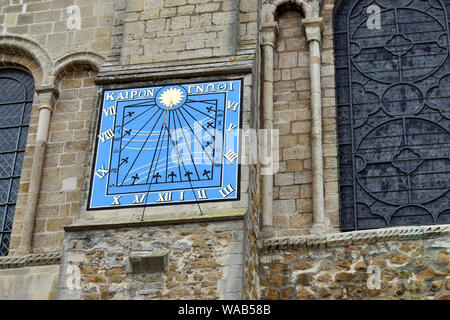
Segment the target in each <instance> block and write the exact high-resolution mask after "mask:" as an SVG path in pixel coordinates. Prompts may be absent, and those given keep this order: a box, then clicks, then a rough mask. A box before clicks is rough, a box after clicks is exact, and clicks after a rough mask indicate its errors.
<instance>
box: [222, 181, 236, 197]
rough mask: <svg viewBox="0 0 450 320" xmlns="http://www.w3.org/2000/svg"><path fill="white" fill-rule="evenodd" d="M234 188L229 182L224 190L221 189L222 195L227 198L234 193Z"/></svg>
mask: <svg viewBox="0 0 450 320" xmlns="http://www.w3.org/2000/svg"><path fill="white" fill-rule="evenodd" d="M233 191H234V189H233V187H232V186H231V184H229V185H228V186H226V187H225V188H223V189H222V190H220V191H219V192H220V194H221V195H222V197H224V198H226V197H228V196H229V195H230V194H231V193H233Z"/></svg>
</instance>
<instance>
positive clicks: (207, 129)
mask: <svg viewBox="0 0 450 320" xmlns="http://www.w3.org/2000/svg"><path fill="white" fill-rule="evenodd" d="M181 108H182V109H183V110H184V111H186V113H187V114H188V115H190V116H191V118H192V119H194V120H195V122H197V123H198V124H199V125H200V126H201V127H202V128H203V130H205V131H206V132H207V133H208V134H209V135H210V136H211V137H213V136H214V135H212V134H211V133H210V132H209V131H208V129H207V128H205V127H204V126H203V124H202V123H201V122H200V121H198V120H197V119H196V118H194V116H193V115H192V114H191V113H190V112H189V111H187V110H186V109H185V108H184V107H181ZM213 119H214V120H215V118H213ZM208 123H209V122H208Z"/></svg>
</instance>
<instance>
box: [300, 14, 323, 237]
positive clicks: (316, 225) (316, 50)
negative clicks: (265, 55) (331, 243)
mask: <svg viewBox="0 0 450 320" xmlns="http://www.w3.org/2000/svg"><path fill="white" fill-rule="evenodd" d="M302 24H303V26H304V27H305V33H306V39H307V41H308V44H309V72H310V78H311V153H312V189H313V225H312V227H311V229H310V233H311V234H317V233H324V232H326V225H325V213H324V211H325V209H324V184H323V152H322V101H321V99H322V97H321V76H320V64H321V53H320V44H321V41H322V18H306V19H303V20H302Z"/></svg>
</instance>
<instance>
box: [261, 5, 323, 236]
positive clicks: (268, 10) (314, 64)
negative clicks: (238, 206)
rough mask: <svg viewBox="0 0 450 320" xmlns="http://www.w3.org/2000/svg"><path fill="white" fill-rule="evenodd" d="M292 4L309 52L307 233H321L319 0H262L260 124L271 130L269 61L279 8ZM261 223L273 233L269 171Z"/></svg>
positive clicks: (264, 181) (264, 183) (267, 233)
mask: <svg viewBox="0 0 450 320" xmlns="http://www.w3.org/2000/svg"><path fill="white" fill-rule="evenodd" d="M289 5H293V6H295V7H298V8H301V10H302V13H303V14H304V16H305V18H304V19H303V20H302V25H303V26H304V27H305V33H306V39H307V41H308V44H309V54H310V79H311V80H310V81H311V151H312V171H313V172H312V176H313V178H312V184H313V186H312V188H313V226H312V227H311V229H310V232H311V233H324V232H326V231H327V226H326V223H325V217H324V211H325V209H324V183H323V151H322V105H321V103H322V102H321V99H322V98H321V75H320V65H321V50H320V44H321V41H322V36H321V34H322V29H323V27H322V19H321V18H320V16H319V15H320V11H321V0H312V1H306V0H275V1H273V2H272V1H270V2H269V0H266V1H265V2H264V3H263V5H262V9H261V21H260V22H261V46H262V53H263V61H264V63H263V66H262V68H263V74H264V79H263V104H262V106H263V112H262V114H263V117H262V122H263V125H262V128H263V129H265V130H268V131H271V130H273V62H274V49H275V43H276V38H277V36H278V24H277V21H276V17H277V13H278V10H279V8H281V7H283V6H289ZM261 190H262V192H261V193H262V225H263V233H262V234H263V237H270V236H273V231H272V230H273V215H272V206H273V175H265V176H263V177H262V188H261Z"/></svg>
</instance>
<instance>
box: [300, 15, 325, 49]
mask: <svg viewBox="0 0 450 320" xmlns="http://www.w3.org/2000/svg"><path fill="white" fill-rule="evenodd" d="M302 25H303V26H304V27H305V33H306V40H307V41H308V42H310V41H313V40H315V41H318V42H319V43H321V42H322V31H323V20H322V18H320V17H319V18H305V19H303V20H302Z"/></svg>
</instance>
